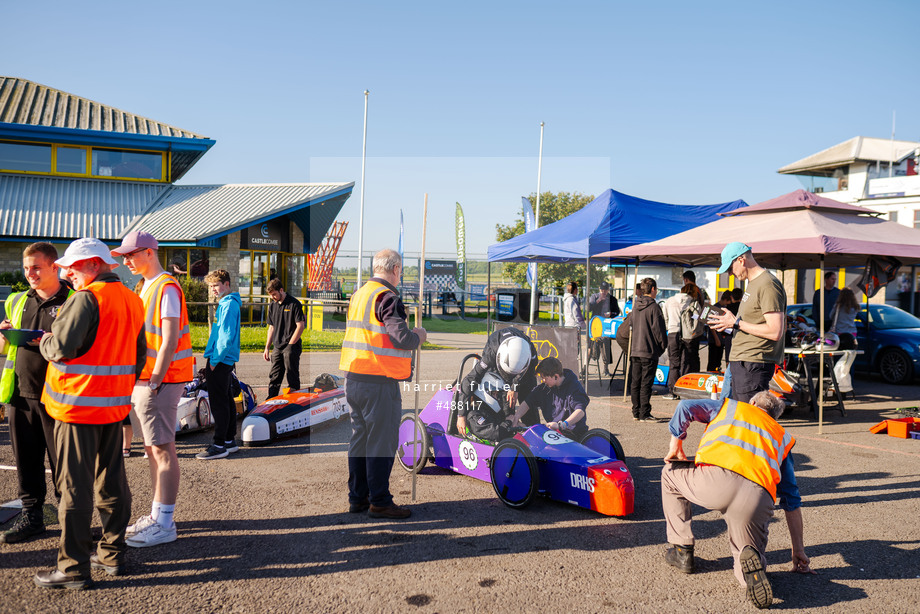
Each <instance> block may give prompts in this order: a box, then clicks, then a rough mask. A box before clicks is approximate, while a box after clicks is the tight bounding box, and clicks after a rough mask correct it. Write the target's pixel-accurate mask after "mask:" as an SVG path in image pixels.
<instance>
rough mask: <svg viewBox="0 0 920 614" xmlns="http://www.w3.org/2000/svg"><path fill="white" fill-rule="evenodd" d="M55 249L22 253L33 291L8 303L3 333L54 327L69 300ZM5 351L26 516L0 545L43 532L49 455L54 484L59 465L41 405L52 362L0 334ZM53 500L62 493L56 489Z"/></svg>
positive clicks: (5, 389) (1, 395)
mask: <svg viewBox="0 0 920 614" xmlns="http://www.w3.org/2000/svg"><path fill="white" fill-rule="evenodd" d="M57 258H58V253H57V250H56V249H55V248H54V246H53V245H51V244H50V243H33V244H32V245H30V246H28V247H27V248H26V249H25V251H24V252H23V253H22V270H23V272H24V273H25V276H26V281H28V282H29V290H27V291H26V292H19V293H15V294H11V295H10V296H9V298H7V299H6V304H5V306H6V319H5V320H3V322H0V329H10V328H24V329H28V330H51V324H52V323H54V319H55V318H56V317H57V314H58V311H59V310H60V308H61V305H63V304H64V301H66V300H67V297H68V296H69V295H70V294H72V293H73V291H72V290H71V289H70V286H67V285H65V284H62V283H61V282H60V279H59V278H58V266H57V265H56V264H55V263H54V261H55V260H57ZM4 347H6V362H5V365H6V366H5V367H4V368H3V376H2V379H0V402H2V403H8V404H9V405H10V440H11V442H12V444H13V458H14V459H15V460H16V474H17V477H18V478H19V498H20V499H21V500H22V514H21V515H20V516H19V518H18V519H17V520H16V522H15V523H13V526H12V527H10V528H9V529H8V530H6V531H3V532H2V533H0V543H5V544H15V543H17V542H22V541H26V540H27V539H30V538H32V537H34V536H36V535H39V534H41V533H44V532H45V520H44V514H43V513H42V506H43V505H44V504H45V495H46V494H47V491H48V487H47V483H46V481H45V454H46V453H47V455H48V464H49V465H50V466H51V481H52V483H54V469H55V463H56V461H57V457H56V453H55V450H54V419H53V418H51V417H50V416H49V415H48V412H47V411H45V406H44V405H42V402H41V396H42V388H44V386H45V371H46V370H47V368H48V361H46V360H45V359H44V357H43V356H42V354H41V352H39V350H38V339H36V340H34V341H30V342H28V343H26V344H25V345H22V346H16V345H13V344H11V343H10V344H7V343H6V337H2V336H0V350H3V349H4ZM54 494H55V497H56V498H57V499H58V500H60V498H61V493H60V492H59V491H58V489H57V486H55V488H54Z"/></svg>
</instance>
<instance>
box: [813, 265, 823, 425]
mask: <svg viewBox="0 0 920 614" xmlns="http://www.w3.org/2000/svg"><path fill="white" fill-rule="evenodd" d="M818 284H819V286H818V287H819V288H820V289H821V294H820V296H821V301H820V303H819V305H818V306H819V307H820V309H819V311H818V313H816V314H812V315H814V316H815V318H820V326H819V328H818V330H820V331H821V339H819V340H818V341H819V343H818V435H821V434H822V431H823V428H824V311H825V309H824V255H823V254H822V255H821V278H820V279H819V280H818Z"/></svg>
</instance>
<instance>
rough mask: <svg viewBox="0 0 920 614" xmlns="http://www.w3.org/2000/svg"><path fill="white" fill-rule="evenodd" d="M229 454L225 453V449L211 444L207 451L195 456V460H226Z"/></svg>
mask: <svg viewBox="0 0 920 614" xmlns="http://www.w3.org/2000/svg"><path fill="white" fill-rule="evenodd" d="M229 454H230V453H229V452H227V448H224V447H223V446H218V445H216V444H213V443H212V444H211V445H209V446H208V449H207V450H205V451H204V452H199V453H198V454H196V455H195V458H198V459H201V460H214V459H215V458H227V456H228V455H229Z"/></svg>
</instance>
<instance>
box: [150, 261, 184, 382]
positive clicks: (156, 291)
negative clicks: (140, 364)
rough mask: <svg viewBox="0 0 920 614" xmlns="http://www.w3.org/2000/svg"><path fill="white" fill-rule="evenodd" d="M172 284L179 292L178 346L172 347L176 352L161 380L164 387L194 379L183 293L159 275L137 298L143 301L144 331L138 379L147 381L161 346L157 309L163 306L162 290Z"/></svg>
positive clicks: (172, 278)
mask: <svg viewBox="0 0 920 614" xmlns="http://www.w3.org/2000/svg"><path fill="white" fill-rule="evenodd" d="M169 285H173V286H175V287H176V290H178V291H179V299H180V301H181V305H180V309H179V344H178V345H177V346H176V353H175V354H173V358H172V362H171V363H169V369H168V370H167V371H166V376H165V377H164V378H163V383H165V384H175V383H180V382H181V383H184V382H190V381H192V378H193V377H195V358H194V357H193V356H192V335H191V332H190V331H189V326H188V309H187V308H186V306H185V294H183V293H182V287H181V286H180V285H179V282H177V281H176V280H175V278H174V277H173V276H172V275H160V276H159V277H158V278H157V279H156V280H155V281H154V282H153V284H152V285H151V286H148V287H147V288H146V289H145V291H144V295H143V296H142V297H141V298H142V299H143V301H144V311H145V313H146V316H145V319H144V332H145V333H146V337H147V362H146V364H144V371H143V373H141V379H142V380H149V379H150V376H151V375H153V367H154V365H156V362H157V353H158V352H159V351H160V348H161V347H162V346H163V329H162V328H161V327H160V325H161V324H162V322H163V319H162V317H161V316H160V309H161V308H162V306H163V292H165V291H166V287H167V286H169Z"/></svg>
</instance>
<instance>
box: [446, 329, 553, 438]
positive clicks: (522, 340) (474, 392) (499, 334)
mask: <svg viewBox="0 0 920 614" xmlns="http://www.w3.org/2000/svg"><path fill="white" fill-rule="evenodd" d="M538 361H539V356H538V355H537V348H536V347H534V345H533V343H532V342H531V341H530V339H528V338H527V336H526V335H525V334H524V333H523V332H521V331H520V330H518V329H516V328H513V327H507V328H502V329H499V330H497V331H495V332H494V333H492V334H491V335H489V338H488V339H487V340H486V345H485V347H484V348H483V350H482V358H481V359H480V360H479V362H477V363H476V364H475V366H474V367H473V369H472V370H471V371H470V372H469V373H468V374H467V375H466V377H464V378H463V381H461V382H460V394H459V407H458V408H457V430H458V431H459V432H460V433H461V434H466V432H467V428H469V430H470V432H472V433H473V435H475V436H476V437H479V438H481V439H487V440H489V441H499V440H501V439H504V438H506V437H510V436H511V435H512V434H513V430H512V428H511V416H512V414H513V412H514V407H515V405H516V404H517V402H518V401H519V400H520V401H523V400H525V399H526V398H527V395H529V394H530V391H531V390H533V389H534V388H535V387H536V385H537V378H536V368H537V362H538ZM523 421H524V422H525V423H526V424H535V423H536V422H538V421H539V416H538V415H537V412H536V409H535V408H532V409H531V410H530V411H528V412H527V413H526V414H525V415H524V416H523Z"/></svg>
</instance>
